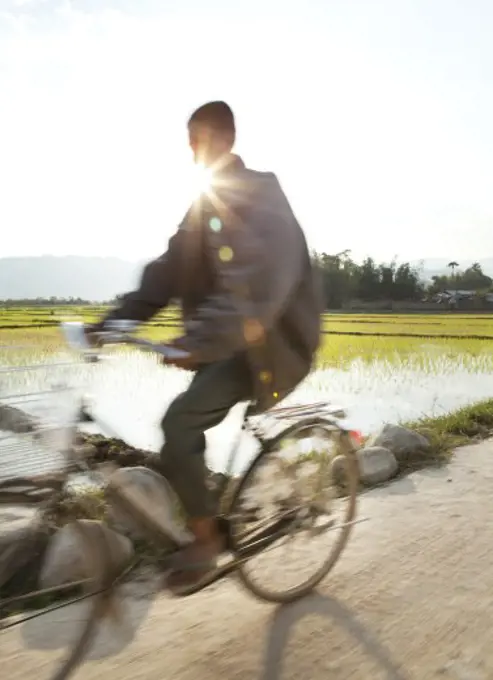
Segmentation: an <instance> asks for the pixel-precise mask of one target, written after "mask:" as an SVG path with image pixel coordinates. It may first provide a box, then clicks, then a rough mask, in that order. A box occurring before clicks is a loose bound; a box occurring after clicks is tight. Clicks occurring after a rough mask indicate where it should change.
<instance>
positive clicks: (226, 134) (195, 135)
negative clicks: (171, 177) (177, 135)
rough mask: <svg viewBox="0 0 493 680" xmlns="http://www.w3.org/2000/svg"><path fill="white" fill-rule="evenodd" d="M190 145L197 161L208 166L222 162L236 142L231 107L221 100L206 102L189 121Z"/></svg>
mask: <svg viewBox="0 0 493 680" xmlns="http://www.w3.org/2000/svg"><path fill="white" fill-rule="evenodd" d="M188 135H189V140H190V147H191V149H192V151H193V156H194V160H195V162H196V163H202V164H203V165H205V166H206V167H210V166H212V165H214V164H220V162H221V159H222V158H224V157H226V156H227V155H228V154H229V153H231V149H232V148H233V145H234V143H235V137H236V128H235V119H234V115H233V112H232V110H231V109H230V107H229V106H228V105H227V104H226V103H225V102H221V101H217V102H209V103H207V104H204V105H203V106H201V107H200V108H198V109H197V110H196V111H194V112H193V113H192V115H191V116H190V119H189V121H188Z"/></svg>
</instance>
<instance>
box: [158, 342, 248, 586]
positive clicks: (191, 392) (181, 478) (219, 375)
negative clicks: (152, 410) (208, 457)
mask: <svg viewBox="0 0 493 680" xmlns="http://www.w3.org/2000/svg"><path fill="white" fill-rule="evenodd" d="M251 397H252V381H251V377H250V373H249V369H248V366H247V363H246V359H245V358H244V357H243V356H239V357H234V358H233V359H230V360H227V361H224V362H218V363H215V364H210V365H207V366H204V367H203V368H201V369H200V370H199V371H198V372H197V373H196V374H195V376H194V379H193V380H192V382H191V384H190V387H189V388H188V390H187V391H186V392H184V393H183V394H180V395H179V396H178V397H177V398H176V399H175V401H173V403H172V404H171V406H170V407H169V409H168V411H167V413H166V415H165V416H164V418H163V421H162V428H163V431H164V437H165V443H164V446H163V448H162V450H161V461H162V469H163V474H164V475H165V477H166V478H167V479H168V481H169V482H170V483H171V485H172V486H173V488H174V490H175V491H176V493H177V495H178V496H179V498H180V500H181V502H182V504H183V506H184V509H185V511H186V512H187V514H188V516H189V526H190V529H191V531H192V532H193V533H194V535H195V538H196V543H197V545H196V546H194V547H193V548H192V550H190V551H188V553H189V556H190V558H191V562H193V561H194V559H195V558H196V561H197V562H200V561H202V562H204V561H206V560H207V559H208V558H209V557H212V556H213V553H214V552H217V551H218V547H217V541H218V536H217V532H216V523H215V514H216V508H215V507H214V504H213V502H212V499H211V498H210V495H209V491H208V489H207V485H206V474H207V471H206V465H205V457H204V453H205V432H206V431H207V430H209V429H210V428H212V427H214V426H215V425H218V424H219V423H220V422H221V421H222V420H223V419H224V418H225V417H226V415H227V414H228V413H229V411H230V409H231V408H232V407H233V406H234V405H235V404H237V403H238V402H240V401H245V400H248V399H250V398H251ZM197 547H198V548H199V549H198V550H197ZM200 571H202V572H203V569H202V570H199V569H197V570H196V573H193V572H192V571H190V572H189V573H188V575H186V574H185V578H184V579H183V575H182V578H181V579H179V580H180V583H178V584H177V585H180V584H181V583H182V584H183V585H184V586H186V585H187V583H188V582H189V581H191V582H192V583H193V581H194V580H197V578H200V576H201V575H202V574H201V573H199V572H200ZM175 581H176V579H175Z"/></svg>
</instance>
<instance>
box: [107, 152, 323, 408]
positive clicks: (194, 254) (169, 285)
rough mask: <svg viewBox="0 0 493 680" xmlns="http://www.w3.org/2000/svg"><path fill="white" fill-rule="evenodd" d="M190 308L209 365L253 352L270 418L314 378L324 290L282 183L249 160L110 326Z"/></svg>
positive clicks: (219, 179)
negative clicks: (171, 307)
mask: <svg viewBox="0 0 493 680" xmlns="http://www.w3.org/2000/svg"><path fill="white" fill-rule="evenodd" d="M174 299H178V300H180V302H181V305H182V312H183V321H184V327H185V338H184V340H183V347H184V348H186V349H188V350H190V351H191V352H193V353H194V354H195V355H196V357H197V359H198V360H199V361H200V362H201V363H210V362H214V361H220V360H223V359H226V358H229V357H231V356H233V355H235V354H238V353H242V352H246V353H247V357H248V360H249V363H250V366H251V369H252V376H253V378H254V383H255V387H256V396H257V406H258V409H259V410H265V409H267V408H270V406H272V405H274V404H275V403H276V402H277V401H278V400H279V399H281V398H282V397H283V396H285V395H286V394H288V393H289V392H290V391H292V390H293V389H294V388H295V387H296V386H297V385H298V384H299V383H300V381H301V380H303V378H305V376H306V375H307V374H308V373H309V371H310V368H311V366H312V362H313V359H314V355H315V352H316V350H317V348H318V345H319V339H320V315H321V311H322V306H321V296H320V291H319V287H318V285H317V282H316V280H315V273H314V270H313V268H312V265H311V261H310V256H309V252H308V248H307V245H306V241H305V237H304V234H303V231H302V229H301V227H300V225H299V224H298V222H297V220H296V218H295V216H294V214H293V211H292V210H291V207H290V205H289V203H288V201H287V199H286V196H285V195H284V192H283V191H282V188H281V186H280V184H279V182H278V180H277V177H276V176H275V175H274V174H272V173H261V172H255V171H253V170H249V169H247V168H245V165H244V164H243V162H242V161H241V159H240V158H238V157H236V156H233V157H232V161H231V163H230V164H229V165H228V166H227V167H226V168H225V169H224V170H223V171H222V172H221V173H220V174H218V175H217V176H216V177H215V178H214V183H213V186H212V187H211V191H210V192H208V194H203V195H202V196H201V198H200V199H198V200H197V201H196V202H195V203H194V204H193V205H192V207H191V208H190V210H189V211H188V212H187V214H186V215H185V218H184V220H183V222H182V223H181V224H180V226H179V227H178V229H177V231H176V233H175V234H174V236H172V238H171V239H170V241H169V244H168V250H167V251H166V252H165V253H164V254H163V255H162V256H161V257H159V258H158V259H157V260H154V261H152V262H150V263H149V264H148V265H146V267H145V269H144V271H143V274H142V278H141V282H140V286H139V289H138V290H136V291H135V292H132V293H129V294H128V295H126V296H125V297H124V298H123V301H122V303H121V305H120V307H119V308H117V309H115V310H113V311H112V312H111V313H110V314H109V316H108V317H107V318H112V319H115V318H120V319H122V318H125V319H133V320H138V321H147V320H148V319H150V318H151V317H152V316H153V315H154V314H156V313H157V312H158V311H159V310H160V309H162V308H163V307H166V306H167V305H168V304H169V303H170V301H171V300H174Z"/></svg>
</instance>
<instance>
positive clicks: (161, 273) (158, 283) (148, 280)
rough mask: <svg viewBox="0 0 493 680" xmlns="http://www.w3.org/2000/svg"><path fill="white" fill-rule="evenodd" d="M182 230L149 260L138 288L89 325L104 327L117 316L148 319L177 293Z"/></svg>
mask: <svg viewBox="0 0 493 680" xmlns="http://www.w3.org/2000/svg"><path fill="white" fill-rule="evenodd" d="M179 240H180V232H179V231H177V233H176V234H175V235H174V236H172V237H171V239H170V241H169V244H168V250H167V251H166V252H165V253H164V254H163V255H161V257H158V258H157V259H156V260H152V261H151V262H149V263H148V264H147V265H146V266H145V267H144V270H143V272H142V276H141V279H140V284H139V287H138V288H137V290H135V291H132V292H131V293H127V295H125V296H124V297H123V299H122V301H121V302H120V304H119V306H118V307H115V308H114V309H112V310H111V311H110V312H109V313H108V314H107V315H106V316H105V317H104V318H103V319H102V320H101V321H99V322H97V323H96V324H93V325H91V326H90V327H89V330H90V332H96V333H97V332H98V331H100V330H102V328H103V327H104V324H105V323H107V322H108V321H113V320H115V319H128V320H132V321H141V322H145V321H148V320H149V319H150V318H151V317H153V316H154V315H155V314H157V313H158V312H159V310H160V309H163V307H166V306H167V305H168V304H169V302H170V300H171V299H172V298H173V297H176V296H177V295H176V270H177V266H178V258H179V255H178V248H179Z"/></svg>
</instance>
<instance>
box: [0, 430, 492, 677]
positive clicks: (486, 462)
mask: <svg viewBox="0 0 493 680" xmlns="http://www.w3.org/2000/svg"><path fill="white" fill-rule="evenodd" d="M359 514H360V516H364V517H368V518H369V521H368V522H366V523H363V524H360V525H357V526H356V527H355V529H354V533H353V535H352V538H351V541H350V544H349V546H348V548H347V549H346V552H345V553H344V555H343V557H342V559H341V561H340V562H339V564H338V566H337V567H336V569H335V570H334V572H333V573H332V574H331V575H330V576H329V577H328V579H327V580H326V582H325V583H324V584H323V586H322V587H321V588H320V590H319V593H318V594H317V595H313V596H312V597H310V598H308V599H306V600H304V601H302V602H300V603H297V604H294V605H291V606H288V607H285V608H276V607H274V606H271V605H264V604H261V603H258V602H256V601H255V600H254V599H253V598H252V597H250V596H248V595H247V594H245V593H244V592H243V591H242V590H241V589H240V587H239V586H238V585H237V584H236V582H235V581H228V582H223V583H222V584H219V585H217V586H215V587H214V588H212V589H209V590H208V591H206V592H204V593H202V594H199V595H196V596H194V597H192V598H189V599H187V600H171V599H168V598H166V597H164V596H162V595H161V596H156V597H155V598H154V599H152V600H135V601H133V600H128V601H126V604H125V606H126V607H127V619H126V620H127V621H128V623H129V626H130V630H129V632H128V633H127V636H126V637H125V635H121V636H120V637H113V638H111V640H110V638H109V637H108V635H103V637H102V639H101V641H100V642H99V643H98V644H97V646H96V647H95V649H94V651H93V653H92V655H91V660H90V661H89V662H88V663H87V664H86V665H84V666H83V667H82V668H81V669H80V670H79V671H78V673H77V674H76V677H77V678H80V680H95V679H96V678H103V677H104V678H105V680H127V679H128V680H130V679H131V680H140V679H141V678H142V679H144V678H145V680H192V679H193V678H197V677H198V678H201V679H202V680H217V678H222V679H224V680H227V679H228V680H229V679H235V680H247V679H248V680H251V679H255V680H256V679H257V678H258V679H265V680H267V679H268V678H269V679H275V678H280V679H281V678H282V679H283V680H288V679H293V678H303V679H304V680H322V678H323V679H330V680H349V679H350V680H363V679H364V680H408V679H412V680H432V679H434V678H436V679H437V680H491V678H493V606H492V605H493V565H492V543H493V443H492V442H486V443H483V444H478V445H474V446H470V447H467V448H464V449H461V450H460V451H458V452H457V455H456V456H455V457H454V460H453V462H452V463H451V464H450V465H449V466H448V467H446V468H442V469H439V470H426V471H422V472H418V473H415V474H413V475H411V476H410V477H407V478H406V479H403V480H400V481H397V482H395V483H394V484H392V485H390V486H388V487H386V488H382V489H377V490H374V491H372V492H370V493H367V494H365V495H364V496H363V497H361V500H360V506H359ZM68 620H69V616H68V614H67V612H66V611H62V612H58V613H56V614H51V615H50V618H49V619H48V618H47V617H45V620H43V619H38V620H36V621H35V622H32V623H29V624H25V625H24V627H23V628H22V630H20V629H12V630H11V631H7V632H4V633H0V660H1V662H2V676H3V674H4V673H5V677H6V678H7V677H8V678H9V680H14V679H15V680H20V679H21V678H22V680H31V678H32V679H33V680H34V679H35V678H36V680H44V679H45V677H46V675H44V674H43V673H42V672H41V668H42V667H43V664H49V663H50V661H51V660H52V659H53V658H54V656H55V655H58V654H59V652H57V651H56V647H57V646H58V645H59V643H60V642H61V640H62V639H63V638H64V635H66V634H67V629H68V627H69V623H67V621H68ZM129 638H132V639H129Z"/></svg>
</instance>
